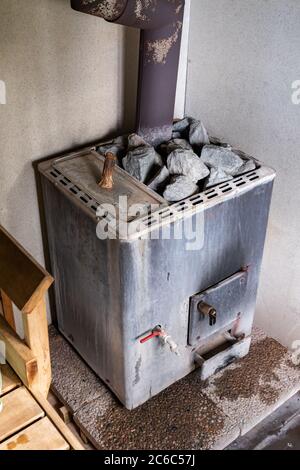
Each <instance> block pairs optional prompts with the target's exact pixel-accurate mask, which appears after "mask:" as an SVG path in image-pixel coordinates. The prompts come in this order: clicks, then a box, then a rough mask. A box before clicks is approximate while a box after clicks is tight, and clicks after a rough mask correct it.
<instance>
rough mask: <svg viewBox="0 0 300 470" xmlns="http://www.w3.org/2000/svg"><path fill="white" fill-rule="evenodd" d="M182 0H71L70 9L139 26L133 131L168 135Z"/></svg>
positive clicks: (153, 137)
mask: <svg viewBox="0 0 300 470" xmlns="http://www.w3.org/2000/svg"><path fill="white" fill-rule="evenodd" d="M184 4H185V0H71V6H72V8H73V9H74V10H77V11H80V12H83V13H88V14H90V15H95V16H99V17H100V18H104V19H105V20H107V21H110V22H113V23H117V24H121V25H124V26H132V27H134V28H139V29H141V38H140V63H139V82H138V99H137V114H136V132H137V133H138V134H139V135H141V136H142V137H143V138H144V139H145V140H146V141H148V142H149V143H151V144H152V145H158V144H159V143H161V142H163V141H166V140H169V139H171V136H172V123H173V116H174V105H175V96H176V85H177V75H178V65H179V55H180V43H181V33H182V24H183V13H184Z"/></svg>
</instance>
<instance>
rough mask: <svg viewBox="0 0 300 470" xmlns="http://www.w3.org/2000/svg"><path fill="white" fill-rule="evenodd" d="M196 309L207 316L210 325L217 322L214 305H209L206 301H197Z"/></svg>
mask: <svg viewBox="0 0 300 470" xmlns="http://www.w3.org/2000/svg"><path fill="white" fill-rule="evenodd" d="M197 308H198V311H199V313H201V315H205V316H208V317H209V324H210V326H213V325H215V324H216V322H217V311H216V309H215V308H214V307H212V306H211V305H209V304H207V303H206V302H203V301H201V302H199V304H198V306H197Z"/></svg>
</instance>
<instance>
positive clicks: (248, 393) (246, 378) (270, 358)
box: [213, 338, 287, 405]
mask: <svg viewBox="0 0 300 470" xmlns="http://www.w3.org/2000/svg"><path fill="white" fill-rule="evenodd" d="M286 351H287V350H286V348H285V347H284V346H282V345H281V344H279V343H278V342H277V341H275V340H274V339H272V338H265V339H263V340H261V341H258V342H257V343H255V344H254V345H253V346H252V347H251V349H250V352H249V354H248V356H246V357H245V358H243V359H241V360H240V361H239V363H238V365H237V366H236V367H235V368H231V369H226V370H225V371H224V373H223V374H222V375H221V377H219V378H216V379H215V380H214V381H213V385H214V386H215V387H216V390H215V393H216V394H217V395H219V397H220V399H227V400H229V401H235V400H238V399H239V398H251V397H252V396H255V395H258V397H259V399H260V400H261V402H262V403H264V404H266V405H271V404H273V403H275V402H276V400H277V399H278V397H279V391H278V389H277V388H276V383H278V381H279V378H278V376H277V375H276V369H277V367H278V365H279V364H280V363H281V361H282V359H283V357H284V355H285V354H286Z"/></svg>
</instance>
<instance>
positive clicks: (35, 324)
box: [23, 298, 51, 397]
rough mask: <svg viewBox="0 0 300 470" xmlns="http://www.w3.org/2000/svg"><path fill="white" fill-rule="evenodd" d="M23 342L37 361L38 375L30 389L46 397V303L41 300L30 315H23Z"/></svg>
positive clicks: (48, 378) (48, 367)
mask: <svg viewBox="0 0 300 470" xmlns="http://www.w3.org/2000/svg"><path fill="white" fill-rule="evenodd" d="M23 325H24V335H25V342H26V344H27V346H28V347H29V348H30V349H31V351H32V353H33V354H34V356H35V357H36V359H37V365H38V374H37V377H36V380H35V381H34V383H33V384H32V386H31V387H30V388H31V389H32V388H33V387H34V388H36V390H38V391H40V392H41V393H42V394H43V395H44V396H45V397H47V395H48V392H49V388H50V383H51V363H50V349H49V337H48V323H47V312H46V301H45V298H43V299H42V300H41V301H40V303H39V304H38V305H37V307H35V309H34V310H33V311H32V312H31V314H30V315H27V314H24V313H23Z"/></svg>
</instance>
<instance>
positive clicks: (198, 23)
mask: <svg viewBox="0 0 300 470" xmlns="http://www.w3.org/2000/svg"><path fill="white" fill-rule="evenodd" d="M189 44H190V46H189V68H188V80H187V98H186V112H187V114H189V115H193V116H197V117H199V118H201V119H202V120H203V121H204V123H205V124H206V126H207V127H208V129H209V131H210V132H212V133H213V134H214V135H216V136H220V137H222V138H224V139H225V140H226V141H228V142H230V143H232V144H233V145H234V146H235V147H239V148H241V149H243V150H244V151H246V152H249V153H250V154H253V155H255V156H257V157H258V158H259V159H261V160H262V161H264V162H265V163H266V164H268V165H270V166H272V167H274V168H275V169H276V170H277V180H276V183H275V189H274V196H273V202H272V210H271V217H270V223H269V231H268V237H267V244H266V250H265V256H264V262H263V268H262V277H261V284H260V290H259V301H258V307H257V315H256V322H257V324H259V325H260V326H262V327H263V328H264V329H265V330H266V331H267V332H268V333H270V334H272V335H274V336H275V337H276V338H278V339H280V340H281V341H282V342H283V343H285V344H287V345H288V346H291V344H292V341H293V340H295V339H300V236H299V234H300V105H295V104H293V103H292V99H291V96H292V88H291V87H292V83H293V82H294V81H295V80H300V67H299V66H300V1H299V0H192V5H191V24H190V42H189Z"/></svg>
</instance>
